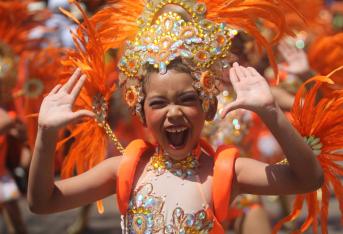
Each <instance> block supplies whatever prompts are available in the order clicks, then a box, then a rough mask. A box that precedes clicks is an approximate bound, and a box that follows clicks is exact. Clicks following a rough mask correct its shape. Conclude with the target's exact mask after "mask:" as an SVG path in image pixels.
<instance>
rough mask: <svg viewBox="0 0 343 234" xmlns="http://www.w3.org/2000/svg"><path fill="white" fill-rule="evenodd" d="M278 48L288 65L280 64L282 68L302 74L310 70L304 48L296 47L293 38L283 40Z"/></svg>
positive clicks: (295, 73) (288, 71)
mask: <svg viewBox="0 0 343 234" xmlns="http://www.w3.org/2000/svg"><path fill="white" fill-rule="evenodd" d="M278 50H279V52H280V54H281V55H282V57H283V58H284V59H285V61H286V63H287V65H279V69H280V70H284V71H285V72H287V73H291V74H293V75H301V74H304V73H306V72H308V71H309V69H310V66H309V64H308V59H307V55H306V53H305V51H304V50H302V49H298V48H296V46H295V40H294V39H293V38H287V39H286V40H283V41H281V42H280V44H279V45H278Z"/></svg>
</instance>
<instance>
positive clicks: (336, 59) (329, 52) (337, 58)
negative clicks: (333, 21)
mask: <svg viewBox="0 0 343 234" xmlns="http://www.w3.org/2000/svg"><path fill="white" fill-rule="evenodd" d="M308 59H309V63H310V65H311V68H312V69H314V70H315V71H316V72H317V73H319V74H321V75H323V74H328V73H329V72H331V71H332V70H334V69H336V68H337V67H340V66H343V33H338V34H336V35H333V36H322V37H319V38H317V39H316V40H315V41H314V42H313V43H312V44H311V46H310V48H309V50H308ZM331 79H332V80H333V81H334V82H335V84H334V85H324V87H323V88H324V92H325V95H329V94H330V93H331V91H332V90H335V89H343V70H341V71H337V72H336V73H335V74H333V75H332V77H331Z"/></svg>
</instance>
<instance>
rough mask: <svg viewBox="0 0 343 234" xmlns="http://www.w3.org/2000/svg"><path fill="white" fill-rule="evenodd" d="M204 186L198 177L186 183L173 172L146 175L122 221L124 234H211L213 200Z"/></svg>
mask: <svg viewBox="0 0 343 234" xmlns="http://www.w3.org/2000/svg"><path fill="white" fill-rule="evenodd" d="M202 186H203V185H202V184H201V183H200V181H199V177H198V176H197V175H194V176H192V177H190V178H188V179H184V178H182V177H178V176H177V175H175V174H173V172H170V171H166V172H165V173H163V174H160V175H158V176H156V174H154V172H153V171H148V172H146V174H145V176H144V178H142V179H140V180H139V181H138V183H137V184H136V186H135V189H134V193H133V194H132V197H131V199H130V203H129V209H128V212H127V215H126V216H125V217H123V222H124V225H123V226H124V233H139V234H143V233H144V234H148V233H159V234H160V233H170V234H179V233H180V234H181V233H185V234H186V233H209V232H210V230H211V229H212V227H213V218H212V217H213V216H212V213H211V211H210V209H208V208H209V206H210V205H209V204H211V199H212V198H211V195H210V193H207V192H206V189H205V191H204V190H203V188H202Z"/></svg>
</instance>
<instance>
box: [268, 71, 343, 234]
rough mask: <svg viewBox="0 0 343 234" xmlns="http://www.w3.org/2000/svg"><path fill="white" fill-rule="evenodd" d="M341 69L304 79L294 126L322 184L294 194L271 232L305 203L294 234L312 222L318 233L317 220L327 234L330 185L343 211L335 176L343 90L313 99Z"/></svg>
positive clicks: (341, 136) (341, 190)
mask: <svg viewBox="0 0 343 234" xmlns="http://www.w3.org/2000/svg"><path fill="white" fill-rule="evenodd" d="M342 70H343V67H341V68H340V69H337V70H335V71H334V72H332V73H330V74H329V75H328V76H317V77H314V78H312V79H310V80H308V81H306V82H305V83H304V84H303V85H302V86H301V88H300V89H299V91H298V93H297V95H296V98H295V102H294V106H293V109H292V117H293V125H294V127H295V128H296V129H297V130H298V131H299V133H300V134H301V135H302V136H303V137H304V140H305V141H306V142H307V144H308V145H309V146H310V147H311V148H312V150H313V152H314V154H315V155H316V157H317V160H318V161H319V163H320V165H321V166H322V168H323V171H324V184H323V186H322V187H321V188H320V191H319V190H318V191H315V192H311V193H307V194H301V195H297V196H296V198H295V201H294V205H293V210H292V212H291V214H290V215H289V216H287V217H285V218H284V219H282V220H281V221H279V222H278V223H277V224H276V226H275V227H274V230H273V233H277V232H278V231H279V230H280V228H281V226H282V225H283V224H284V223H286V222H289V221H293V220H295V219H296V218H297V217H299V215H300V213H301V209H302V206H303V204H304V203H306V204H307V207H308V215H307V218H306V220H305V221H304V223H303V224H302V226H301V227H300V229H299V230H296V231H294V232H293V233H300V232H301V233H302V232H305V231H306V230H307V229H308V228H309V227H310V226H311V225H312V228H313V232H314V233H317V232H318V219H320V221H321V229H322V232H321V233H323V234H325V233H328V231H327V218H328V207H329V199H330V187H331V186H332V188H333V191H334V193H335V195H336V198H337V200H338V203H339V208H340V211H341V213H343V187H342V184H341V181H340V180H339V178H338V177H339V176H342V175H343V168H342V166H341V165H340V164H339V162H340V161H343V155H342V153H340V152H338V151H339V150H341V149H342V145H343V134H342V132H343V125H342V123H343V108H342V107H343V90H337V91H334V95H332V96H330V98H327V97H324V98H322V99H320V100H319V101H317V99H316V98H317V94H318V90H319V88H320V87H321V86H322V85H323V84H325V83H329V84H333V81H332V80H331V79H330V77H331V76H333V75H334V74H335V73H336V72H339V71H342ZM310 83H314V84H313V86H312V87H311V89H310V90H309V91H306V89H305V86H306V85H307V84H310ZM330 185H331V186H330ZM319 192H321V197H320V195H319Z"/></svg>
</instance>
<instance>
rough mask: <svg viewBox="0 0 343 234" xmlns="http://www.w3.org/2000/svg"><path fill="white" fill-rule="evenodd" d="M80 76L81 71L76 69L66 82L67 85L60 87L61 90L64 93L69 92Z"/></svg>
mask: <svg viewBox="0 0 343 234" xmlns="http://www.w3.org/2000/svg"><path fill="white" fill-rule="evenodd" d="M80 75H81V69H80V68H78V69H76V71H75V72H74V73H73V75H72V76H71V77H70V78H69V80H68V81H67V83H65V84H64V85H63V87H62V89H63V90H65V91H66V92H68V93H69V92H70V91H71V90H72V88H73V86H74V84H75V82H76V81H77V79H78V78H79V77H80Z"/></svg>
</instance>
